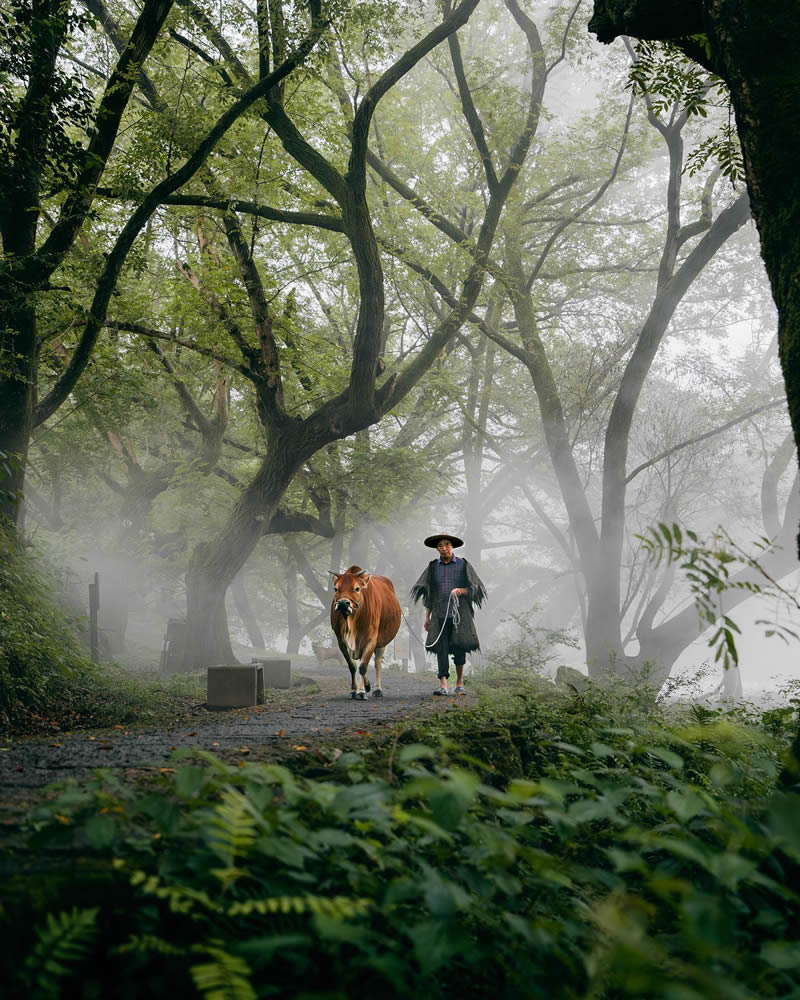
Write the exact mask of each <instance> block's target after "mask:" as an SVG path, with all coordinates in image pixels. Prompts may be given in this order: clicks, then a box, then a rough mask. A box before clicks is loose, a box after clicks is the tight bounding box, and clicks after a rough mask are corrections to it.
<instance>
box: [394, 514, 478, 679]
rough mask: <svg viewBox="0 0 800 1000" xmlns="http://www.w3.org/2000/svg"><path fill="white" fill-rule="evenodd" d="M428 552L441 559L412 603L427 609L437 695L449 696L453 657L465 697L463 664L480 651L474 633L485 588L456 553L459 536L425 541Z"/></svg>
mask: <svg viewBox="0 0 800 1000" xmlns="http://www.w3.org/2000/svg"><path fill="white" fill-rule="evenodd" d="M425 544H426V545H427V546H428V548H431V549H436V551H437V552H438V553H439V558H438V559H432V560H431V562H429V563H428V565H427V567H426V568H425V570H424V572H423V573H422V576H420V578H419V580H417V582H416V583H415V584H414V586H413V587H412V588H411V600H412V601H414V602H416V601H418V600H420V598H421V599H422V603H423V604H424V606H425V631H426V632H427V633H428V642H426V644H425V648H426V650H430V651H431V652H435V653H436V659H437V662H438V665H439V671H438V672H439V686H438V687H437V688H436V690H435V691H434V692H433V693H434V694H435V695H447V694H449V691H448V690H447V681H448V679H449V677H450V657H451V656H452V657H453V663H454V665H455V668H456V687H455V694H466V693H467V691H466V688H465V687H464V664H465V663H466V659H467V653H470V652H472V651H473V650H475V649H480V648H481V647H480V643H479V642H478V633H477V632H476V631H475V619H474V617H473V613H472V608H473V605H474V604H477V605H478V607H481V605H482V604H483V602H484V601H485V600H486V588H485V587H484V586H483V584H482V583H481V580H480V577H479V576H478V574H477V573H476V572H475V570H474V569H473V568H472V566H471V565H470V564H469V563H468V562H467V560H466V559H462V558H460V557H459V556H457V555H455V554H454V553H453V549H458V548H460V547H461V546H462V545H463V544H464V543H463V541H462V540H461V539H460V538H458V537H457V536H456V535H450V534H447V533H441V534H438V535H431V536H430V537H429V538H426V539H425Z"/></svg>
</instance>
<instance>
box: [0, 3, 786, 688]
mask: <svg viewBox="0 0 800 1000" xmlns="http://www.w3.org/2000/svg"><path fill="white" fill-rule="evenodd" d="M588 6H589V5H587V4H581V3H567V4H560V3H547V4H529V5H521V4H518V3H517V2H516V0H506V2H497V3H494V2H487V0H481V2H480V3H478V2H477V0H463V2H462V3H460V4H451V3H449V2H448V3H445V4H444V5H442V6H431V5H427V4H424V3H410V4H393V3H386V2H376V3H371V2H364V3H358V4H355V5H352V6H347V5H342V6H339V5H333V6H328V5H325V4H319V3H317V2H312V3H310V4H309V5H307V6H303V5H294V4H280V3H266V2H264V3H262V2H260V0H259V2H258V3H256V4H255V5H254V6H252V7H251V6H248V5H245V4H227V3H223V4H217V5H206V4H203V3H198V2H195V0H177V2H174V3H171V2H168V0H146V2H145V3H144V5H143V6H142V7H141V8H137V7H135V6H133V5H130V4H127V3H115V4H107V3H106V2H105V0H89V2H87V3H86V4H85V5H81V4H71V3H61V2H56V0H41V2H39V0H37V2H35V3H33V4H30V3H27V2H19V3H16V2H14V3H10V4H9V5H7V9H6V12H5V14H4V19H3V23H2V41H3V47H2V48H3V56H2V59H3V62H2V65H0V85H1V86H2V96H3V109H4V110H3V112H2V127H0V153H1V155H2V160H1V161H0V194H1V195H2V209H0V232H2V239H3V258H2V265H0V266H2V288H3V292H2V299H1V300H0V311H2V324H1V332H0V337H2V341H1V342H2V351H3V363H2V368H1V369H0V458H2V462H0V488H2V494H0V496H1V498H2V507H3V513H4V515H5V518H6V523H7V526H8V530H10V531H12V532H15V533H16V534H17V535H18V536H19V537H20V538H21V539H33V540H34V543H35V545H36V547H37V548H39V549H40V550H42V551H45V552H47V553H48V555H49V557H50V558H51V559H52V560H53V561H55V562H56V563H57V564H59V565H62V566H69V567H71V570H72V572H73V574H74V582H75V586H76V587H77V588H78V590H77V591H76V593H75V600H76V601H77V602H78V604H79V603H80V601H82V600H84V597H83V593H84V590H85V583H86V578H87V574H91V573H93V572H100V574H101V579H102V583H101V586H103V587H104V588H105V589H104V596H105V599H104V604H103V615H104V616H105V624H104V628H105V629H106V646H107V649H106V654H107V655H109V656H111V655H114V654H120V653H122V651H123V650H124V645H125V642H129V641H137V640H147V641H154V642H157V641H158V640H159V637H160V635H161V634H163V630H164V628H165V627H166V621H167V618H171V617H177V618H185V619H186V621H187V637H188V638H187V647H186V654H185V656H186V659H185V665H186V668H187V669H200V668H203V667H205V666H207V665H209V664H214V663H224V662H233V659H234V648H233V646H232V644H231V637H233V640H234V644H235V645H236V648H237V649H241V647H242V646H245V647H246V646H248V645H249V646H252V647H254V648H271V649H276V650H277V649H281V650H288V651H289V652H297V651H299V650H301V649H302V650H306V651H307V650H308V649H309V648H310V646H309V643H310V641H311V640H312V639H313V640H318V641H322V640H326V639H328V638H329V629H328V628H327V626H326V622H325V616H326V608H327V605H328V603H329V600H330V591H329V575H328V571H329V570H330V569H339V568H341V567H342V566H344V565H348V564H350V563H354V562H355V563H358V564H360V565H363V566H368V567H369V568H370V569H371V570H373V571H376V572H381V573H383V574H385V575H388V576H390V577H391V578H392V579H393V580H394V582H395V586H396V588H397V590H398V592H399V593H401V594H406V593H407V592H408V588H409V586H410V584H411V583H412V582H413V580H414V579H415V578H416V576H417V575H418V573H419V571H420V569H421V567H422V565H423V564H424V561H425V560H426V558H427V555H426V551H425V550H424V548H423V547H422V545H421V540H422V538H423V537H424V536H425V535H426V534H428V533H429V532H430V531H433V530H438V529H441V528H445V529H448V530H451V531H457V532H461V533H463V535H464V537H465V539H466V547H465V550H464V551H465V552H466V554H467V555H468V557H469V558H470V560H471V561H472V562H473V564H474V565H475V566H476V567H478V569H479V572H480V573H481V575H482V576H483V578H484V579H485V581H486V582H487V585H488V587H489V591H490V595H491V605H490V607H491V609H492V611H491V615H485V616H484V623H483V625H482V628H481V638H482V641H483V645H484V648H485V651H490V652H491V651H492V650H497V651H502V649H503V646H504V644H507V643H508V642H509V641H511V637H512V636H513V635H514V626H513V624H512V623H513V622H514V621H516V622H517V623H518V624H519V623H520V622H524V623H525V626H524V627H525V628H527V629H528V630H529V634H537V635H540V636H545V637H546V636H548V635H549V636H550V640H551V651H552V653H553V655H554V657H555V659H554V660H553V663H554V664H555V663H557V662H558V661H559V658H561V660H562V661H564V662H566V661H567V660H568V662H570V663H572V664H573V665H580V664H582V665H583V669H586V670H588V673H589V674H590V675H591V676H593V677H600V676H603V675H606V674H608V673H609V672H612V673H620V674H622V675H623V676H634V675H637V676H638V675H639V674H640V673H641V672H642V671H643V670H646V671H648V672H649V674H650V676H651V679H652V681H653V683H654V684H655V686H656V687H659V686H660V685H661V684H662V683H663V681H665V680H666V679H667V677H668V676H669V674H670V671H671V670H672V668H673V666H674V665H675V663H676V662H677V661H678V660H679V658H680V657H681V655H682V654H684V652H685V651H686V649H687V647H689V646H690V645H691V644H692V643H693V642H695V641H696V640H697V638H698V635H699V631H700V629H699V619H698V612H697V607H696V603H695V601H694V599H693V595H692V591H691V589H690V583H689V581H688V580H687V576H686V573H685V571H684V570H683V569H681V558H673V559H668V558H665V559H662V560H661V561H658V560H655V559H654V558H653V557H652V551H651V549H650V548H648V544H647V539H648V537H649V533H650V532H652V531H653V530H654V529H655V530H656V531H658V530H659V529H658V525H659V524H663V525H667V526H671V525H678V526H679V528H681V529H683V530H684V531H686V530H689V531H694V532H695V533H696V534H697V536H698V537H699V538H700V539H702V540H704V542H707V543H708V544H711V545H713V544H714V543H713V539H714V537H715V532H716V531H717V529H718V528H719V527H720V526H721V527H722V528H724V530H725V532H726V533H727V535H726V537H727V538H728V539H729V540H732V542H733V543H734V544H735V545H737V546H739V547H740V548H739V549H737V552H738V556H737V558H738V557H741V558H740V561H739V562H734V563H733V564H731V569H732V573H731V576H730V581H729V582H730V583H732V586H729V587H726V589H725V592H724V594H723V595H722V596H721V597H720V598H719V601H720V603H719V606H718V610H719V611H720V612H721V613H724V614H726V615H729V616H732V617H733V619H735V617H736V608H737V606H739V605H740V604H742V603H743V602H744V601H745V600H746V599H748V598H750V597H751V596H752V593H753V589H754V588H755V589H758V588H762V589H770V588H771V587H772V585H773V584H774V583H778V582H780V581H782V580H788V578H789V577H790V575H791V574H792V573H793V572H794V570H795V567H796V550H795V536H796V534H797V526H798V522H800V505H799V503H798V491H797V483H796V469H797V462H796V459H795V436H794V435H793V433H792V425H791V422H790V420H789V417H788V415H787V407H786V391H787V390H786V384H788V383H786V373H787V371H788V370H790V369H791V361H790V360H788V361H787V358H788V357H789V355H788V354H787V353H786V350H783V353H782V354H781V351H779V349H778V332H779V318H778V316H777V315H776V310H775V306H774V304H773V299H772V296H771V294H770V282H769V279H768V275H767V273H766V271H765V268H764V265H763V263H762V260H761V256H760V248H759V235H758V232H757V231H756V228H755V226H754V225H753V220H752V216H751V196H752V162H751V161H752V156H750V154H748V156H746V157H745V160H744V161H743V160H742V158H741V154H740V149H739V143H738V137H737V132H736V128H735V125H736V119H735V115H736V112H737V110H738V105H737V104H736V100H734V103H733V104H731V97H730V91H729V89H728V87H726V86H725V84H724V83H723V82H722V80H721V79H720V76H722V77H725V74H724V73H723V72H722V69H721V68H720V65H717V63H715V62H714V61H713V59H711V58H710V57H707V58H705V59H701V63H702V65H701V64H699V63H697V62H693V61H691V59H690V58H689V57H694V56H696V55H697V53H696V52H695V51H694V50H691V51H688V50H687V51H684V52H681V51H679V50H678V49H676V48H675V47H674V46H673V48H672V49H670V48H666V49H658V48H657V47H655V46H654V44H653V43H652V42H648V41H637V39H636V38H635V37H631V38H627V37H626V38H625V40H624V42H622V43H617V44H616V45H614V46H612V47H604V46H599V45H598V44H597V43H596V41H595V40H594V39H593V37H592V36H591V35H590V34H589V33H588V32H587V21H588V19H589V17H590V14H591V11H590V10H589V9H588ZM601 6H602V5H601ZM605 6H607V7H608V6H613V5H605ZM606 15H607V17H611V14H610V13H609V12H608V11H606V13H605V14H604V15H603V16H606ZM598 16H599V15H598ZM602 23H603V25H606V28H605V31H606V34H607V35H609V37H610V36H611V34H613V32H612V30H611V28H608V26H607V22H606V21H604V22H602ZM637 23H638V22H637ZM593 25H595V27H596V21H593ZM624 30H630V34H631V35H635V34H636V32H635V31H634V30H633V28H632V27H631V28H626V26H625V24H621V25H620V26H619V31H616V34H620V33H621V32H622V31H624ZM659 31H660V34H659V32H658V31H656V32H655V33H653V32H651V33H650V34H648V33H647V31H644V30H642V31H641V32H640V34H641V36H642V38H644V39H648V38H650V37H655V38H660V39H663V38H669V37H670V36H669V33H668V32H666V33H665V31H661V29H659ZM598 33H599V34H601V35H602V34H603V32H602V31H598ZM602 40H608V39H607V38H605V37H603V39H602ZM712 47H713V46H712ZM712 64H713V65H712ZM713 70H716V71H717V72H718V73H719V74H720V76H716V75H714V72H713ZM725 79H727V77H725ZM746 152H747V150H746ZM748 157H749V159H748ZM748 169H750V170H751V174H748ZM748 184H749V186H748ZM758 210H759V212H760V213H761V215H760V216H759V219H758V220H757V221H759V227H760V229H761V230H762V235H763V229H764V225H763V219H764V212H765V211H767V209H765V208H764V205H763V203H762V202H759V203H758ZM762 243H763V239H762ZM769 277H771V278H773V281H772V289H773V292H774V290H775V278H774V276H773V275H772V274H770V276H769ZM776 298H777V300H778V304H779V306H782V302H781V300H780V297H779V296H776ZM785 313H786V310H785V309H783V311H782V313H781V315H784V316H785ZM781 322H784V325H785V320H781ZM787 337H788V335H787V334H784V335H783V340H782V341H781V343H787V342H788V340H787ZM781 357H783V369H782V368H781ZM720 548H721V550H723V549H725V545H724V544H722V543H720ZM754 553H757V556H758V567H755V568H754V566H753V565H752V564H751V563H750V562H749V561H748V557H749V556H750V555H752V554H754ZM682 558H684V559H685V558H686V555H685V553H684V555H683V557H682ZM759 567H760V569H759ZM773 611H774V609H773V608H772V605H770V606H769V608H768V609H767V610H765V612H764V617H767V616H768V615H770V614H772V613H773ZM715 614H716V611H715ZM775 614H777V615H778V616H780V615H782V614H784V612H783V611H777V612H775ZM712 617H714V616H713V615H712ZM479 624H480V623H479ZM706 624H708V622H707V623H706ZM712 631H713V628H712ZM761 631H762V633H763V629H762V630H761ZM560 640H567V644H566V645H563V644H560ZM772 642H773V644H774V647H775V649H776V650H777V648H778V643H777V641H776V640H773V641H772ZM576 644H577V647H578V650H579V651H576V650H575V649H573V646H575V645H576ZM411 645H412V647H413V646H414V645H415V644H414V642H413V641H412V643H411ZM417 645H418V644H417ZM763 648H764V654H763V660H762V662H760V663H758V664H755V663H752V662H751V663H746V664H743V667H744V669H745V670H746V671H748V674H747V679H748V682H749V683H761V681H763V682H764V683H767V682H768V681H769V678H770V676H771V673H770V667H769V664H770V657H771V655H772V654H771V653H770V650H771V649H772V648H773V646H771V645H764V647H763ZM409 653H410V655H411V657H412V658H413V657H414V656H415V655H416V657H417V659H418V661H419V662H418V669H422V667H423V661H422V659H421V658H420V657H421V650H420V649H418V648H417V649H416V650H414V649H411V650H410V651H407V654H406V655H409ZM240 655H241V652H240ZM713 656H714V650H713V649H712V650H710V651H708V653H707V657H706V658H708V659H709V660H712V659H713ZM756 668H758V669H756Z"/></svg>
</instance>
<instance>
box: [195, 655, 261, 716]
mask: <svg viewBox="0 0 800 1000" xmlns="http://www.w3.org/2000/svg"><path fill="white" fill-rule="evenodd" d="M263 700H264V679H263V672H262V668H261V666H260V665H259V664H257V663H251V664H237V665H235V666H234V665H229V664H221V665H220V666H216V667H209V668H208V688H207V694H206V702H207V704H208V706H209V708H247V707H249V706H250V705H257V704H259V702H263Z"/></svg>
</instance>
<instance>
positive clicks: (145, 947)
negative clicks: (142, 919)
mask: <svg viewBox="0 0 800 1000" xmlns="http://www.w3.org/2000/svg"><path fill="white" fill-rule="evenodd" d="M130 952H135V953H136V954H137V955H146V954H152V955H163V956H164V957H165V958H169V957H174V956H176V955H183V954H184V949H183V948H178V947H177V945H174V944H170V942H169V941H165V940H164V939H163V938H160V937H156V936H155V934H131V936H130V937H129V938H128V940H127V941H125V942H123V944H121V945H119V946H118V947H117V948H115V949H114V954H115V955H125V954H128V953H130Z"/></svg>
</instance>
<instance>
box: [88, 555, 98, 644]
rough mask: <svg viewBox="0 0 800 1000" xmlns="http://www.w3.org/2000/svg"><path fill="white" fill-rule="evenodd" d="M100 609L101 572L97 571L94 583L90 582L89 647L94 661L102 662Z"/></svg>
mask: <svg viewBox="0 0 800 1000" xmlns="http://www.w3.org/2000/svg"><path fill="white" fill-rule="evenodd" d="M99 610H100V574H99V573H95V575H94V583H90V584H89V649H90V651H91V652H90V655H91V658H92V663H99V662H100V635H99V632H98V628H97V612H98V611H99Z"/></svg>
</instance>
